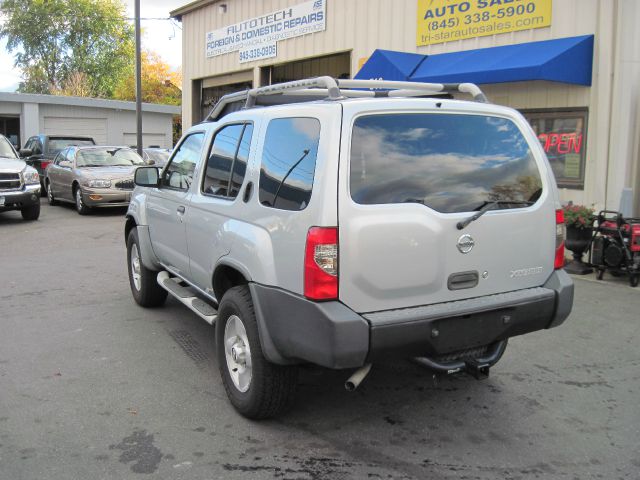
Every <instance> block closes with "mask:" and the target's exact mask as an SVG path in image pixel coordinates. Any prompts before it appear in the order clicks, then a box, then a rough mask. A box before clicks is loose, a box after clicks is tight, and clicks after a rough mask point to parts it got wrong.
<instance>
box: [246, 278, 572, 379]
mask: <svg viewBox="0 0 640 480" xmlns="http://www.w3.org/2000/svg"><path fill="white" fill-rule="evenodd" d="M251 292H252V295H253V301H254V305H255V311H256V317H257V321H258V326H259V328H260V334H261V342H262V349H263V352H264V353H265V355H266V356H267V358H268V359H269V360H270V361H272V362H275V363H280V364H286V363H296V362H311V363H315V364H318V365H322V366H324V367H329V368H353V367H359V366H362V365H364V364H365V363H369V362H374V361H378V360H381V359H382V358H385V357H387V356H397V355H400V356H404V357H411V356H440V355H445V354H448V353H451V352H456V351H460V350H465V349H470V348H474V347H479V346H483V345H489V344H495V343H496V342H500V341H502V340H506V339H508V338H510V337H514V336H516V335H522V334H525V333H529V332H533V331H536V330H542V329H545V328H552V327H556V326H558V325H560V324H562V323H563V322H564V321H565V319H566V318H567V317H568V315H569V313H570V312H571V306H572V304H573V282H572V280H571V278H570V277H569V276H568V275H567V274H566V273H565V272H564V271H562V270H557V271H555V272H554V273H553V274H552V275H551V277H550V278H549V280H548V281H547V282H546V283H545V285H544V286H542V287H537V288H531V289H525V290H518V291H515V292H508V293H504V294H499V295H491V296H487V297H480V298H473V299H467V300H461V301H456V302H446V303H440V304H435V305H430V306H426V307H415V308H406V309H401V310H388V311H384V312H376V313H370V314H365V315H359V314H357V313H355V312H354V311H352V310H351V309H349V308H348V307H347V306H345V305H344V304H342V303H340V302H336V301H334V302H322V303H318V302H312V301H310V300H307V299H306V298H304V297H301V296H299V295H295V294H292V293H290V292H286V291H283V290H279V289H276V288H272V287H266V286H263V285H258V284H255V283H254V284H251Z"/></svg>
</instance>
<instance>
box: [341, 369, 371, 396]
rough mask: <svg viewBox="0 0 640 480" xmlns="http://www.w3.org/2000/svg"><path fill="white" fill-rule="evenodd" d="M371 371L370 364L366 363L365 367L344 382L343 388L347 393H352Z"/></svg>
mask: <svg viewBox="0 0 640 480" xmlns="http://www.w3.org/2000/svg"><path fill="white" fill-rule="evenodd" d="M370 370H371V364H370V363H367V364H366V365H365V366H363V367H360V368H359V369H358V370H356V371H355V372H354V373H353V375H351V376H350V377H349V378H348V379H347V381H346V382H344V388H346V389H347V391H348V392H353V391H354V390H355V389H356V388H358V386H359V385H360V384H361V383H362V381H363V380H364V379H365V378H366V376H367V375H369V371H370Z"/></svg>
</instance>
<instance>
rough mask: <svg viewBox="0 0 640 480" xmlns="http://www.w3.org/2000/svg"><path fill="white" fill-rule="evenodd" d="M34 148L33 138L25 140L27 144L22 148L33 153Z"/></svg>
mask: <svg viewBox="0 0 640 480" xmlns="http://www.w3.org/2000/svg"><path fill="white" fill-rule="evenodd" d="M34 146H35V140H34V139H33V137H32V138H30V139H29V140H27V143H25V144H24V148H25V149H30V150H31V151H33V147H34Z"/></svg>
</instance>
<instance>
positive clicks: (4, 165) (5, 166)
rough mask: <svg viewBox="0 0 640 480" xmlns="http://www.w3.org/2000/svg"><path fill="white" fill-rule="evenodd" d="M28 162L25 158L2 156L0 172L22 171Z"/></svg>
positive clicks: (0, 158)
mask: <svg viewBox="0 0 640 480" xmlns="http://www.w3.org/2000/svg"><path fill="white" fill-rule="evenodd" d="M26 166H27V164H26V163H25V162H24V160H20V159H17V158H7V157H0V172H5V173H13V172H21V171H22V170H24V167H26Z"/></svg>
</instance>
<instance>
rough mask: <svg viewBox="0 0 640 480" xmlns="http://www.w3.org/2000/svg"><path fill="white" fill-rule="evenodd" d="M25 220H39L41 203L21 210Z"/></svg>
mask: <svg viewBox="0 0 640 480" xmlns="http://www.w3.org/2000/svg"><path fill="white" fill-rule="evenodd" d="M20 213H21V214H22V218H23V220H37V219H38V217H40V203H36V204H35V205H31V206H30V207H25V208H23V209H21V210H20Z"/></svg>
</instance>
